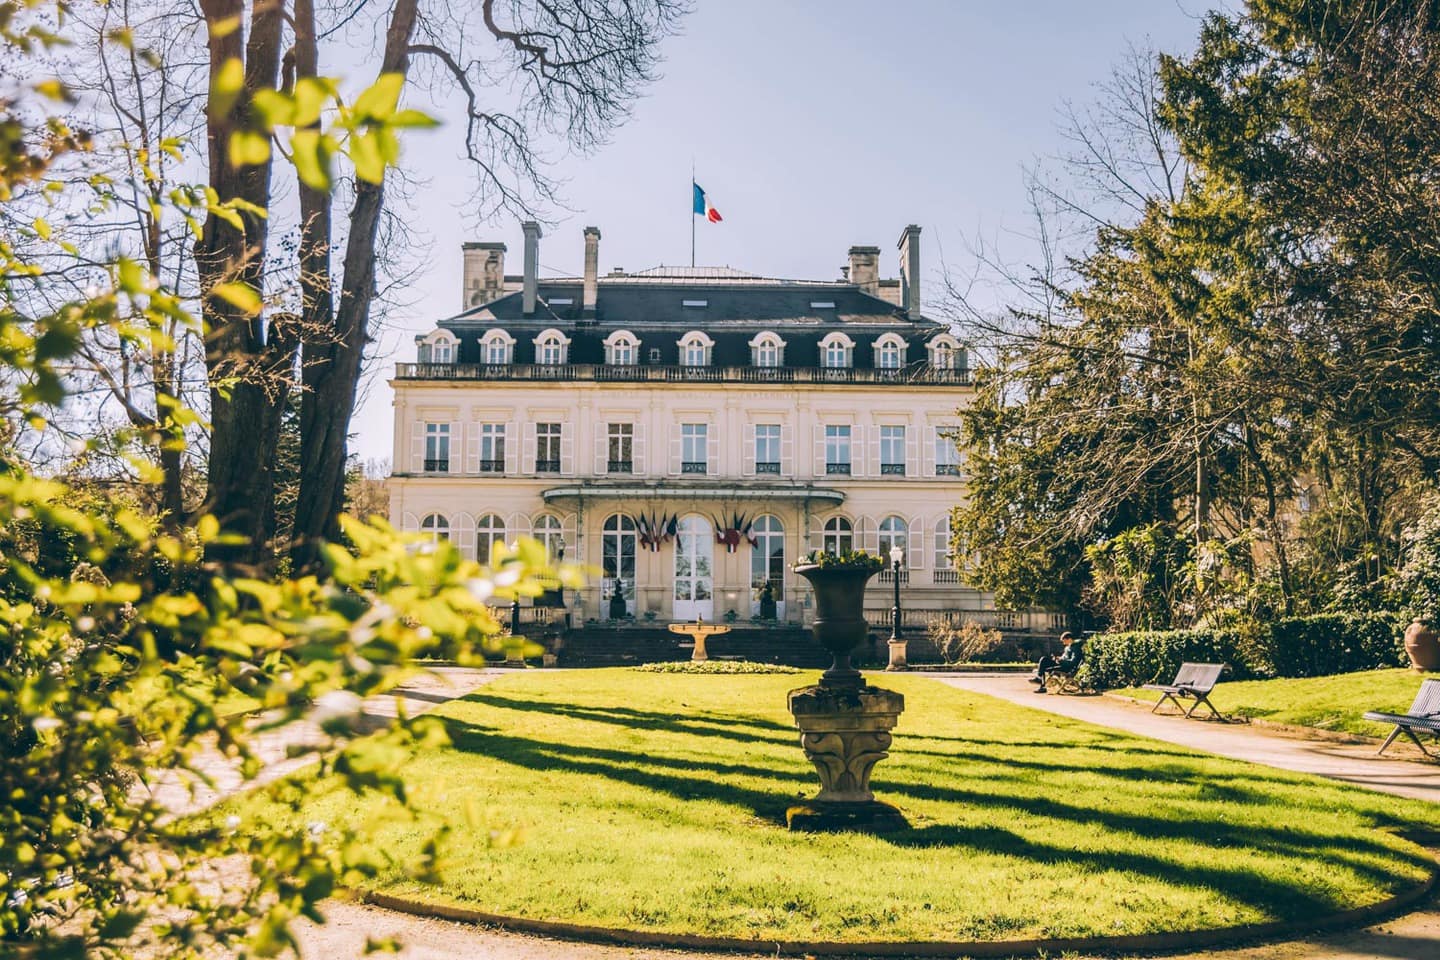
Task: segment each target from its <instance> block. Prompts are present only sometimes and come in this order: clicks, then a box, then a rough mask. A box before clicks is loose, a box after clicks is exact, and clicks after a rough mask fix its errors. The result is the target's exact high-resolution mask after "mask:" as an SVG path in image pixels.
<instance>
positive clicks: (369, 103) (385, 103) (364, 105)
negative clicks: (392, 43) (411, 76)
mask: <svg viewBox="0 0 1440 960" xmlns="http://www.w3.org/2000/svg"><path fill="white" fill-rule="evenodd" d="M404 86H405V75H404V74H403V73H382V74H380V76H379V77H378V78H377V79H376V80H375V82H374V83H373V84H371V85H370V87H369V89H367V90H366V91H365V92H364V93H362V94H360V96H358V97H356V98H355V107H354V110H355V114H356V116H357V117H358V118H359V119H361V120H384V119H386V118H388V117H389V116H390V115H391V114H393V113H394V112H395V107H396V105H397V104H399V103H400V91H401V90H402V89H403V88H404Z"/></svg>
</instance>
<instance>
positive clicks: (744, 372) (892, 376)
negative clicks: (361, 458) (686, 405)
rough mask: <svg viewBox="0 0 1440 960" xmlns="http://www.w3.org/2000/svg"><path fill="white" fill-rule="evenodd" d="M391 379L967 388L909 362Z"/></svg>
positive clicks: (412, 366)
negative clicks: (889, 366) (880, 366)
mask: <svg viewBox="0 0 1440 960" xmlns="http://www.w3.org/2000/svg"><path fill="white" fill-rule="evenodd" d="M395 379H397V380H485V381H497V380H512V381H553V380H588V381H596V382H601V383H607V382H626V381H637V382H645V383H860V384H864V383H887V384H896V385H901V386H903V385H911V386H936V385H951V386H967V385H968V384H970V382H971V377H970V370H969V368H968V367H967V368H963V369H951V368H946V367H932V366H931V365H930V364H928V363H912V364H910V365H909V366H906V367H902V368H900V369H899V370H875V369H862V370H857V369H854V368H851V367H687V366H682V365H679V364H674V365H662V364H627V365H612V364H603V363H397V364H395Z"/></svg>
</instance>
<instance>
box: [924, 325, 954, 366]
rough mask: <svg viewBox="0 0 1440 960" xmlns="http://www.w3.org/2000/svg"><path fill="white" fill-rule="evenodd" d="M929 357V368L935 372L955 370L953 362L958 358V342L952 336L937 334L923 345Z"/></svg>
mask: <svg viewBox="0 0 1440 960" xmlns="http://www.w3.org/2000/svg"><path fill="white" fill-rule="evenodd" d="M925 349H926V351H927V352H928V353H929V355H930V366H931V367H933V368H935V369H936V370H957V369H959V366H958V364H957V363H956V362H955V361H956V359H957V358H959V356H960V351H961V348H960V341H959V340H957V339H956V338H955V336H954V334H949V333H938V334H936V335H935V336H933V337H931V338H930V341H929V342H928V343H927V344H926V345H925Z"/></svg>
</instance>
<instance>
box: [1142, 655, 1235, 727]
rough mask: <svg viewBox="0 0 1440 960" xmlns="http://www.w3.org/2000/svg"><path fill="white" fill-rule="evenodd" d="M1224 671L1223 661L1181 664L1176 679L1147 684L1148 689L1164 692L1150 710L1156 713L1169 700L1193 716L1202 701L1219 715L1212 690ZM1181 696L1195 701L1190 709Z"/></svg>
mask: <svg viewBox="0 0 1440 960" xmlns="http://www.w3.org/2000/svg"><path fill="white" fill-rule="evenodd" d="M1224 671H1225V664H1223V663H1182V664H1180V670H1179V672H1177V673H1176V674H1175V679H1174V680H1172V681H1171V682H1170V683H1147V684H1145V689H1146V690H1159V691H1160V692H1161V693H1162V694H1164V696H1162V697H1161V698H1160V700H1159V702H1158V703H1156V704H1155V706H1154V707H1153V708H1151V710H1150V712H1151V713H1154V712H1155V711H1156V710H1159V709H1160V708H1161V707H1162V706H1164V705H1165V701H1166V700H1169V701H1171V702H1173V703H1174V704H1175V706H1176V707H1177V708H1179V709H1181V710H1185V716H1186V717H1190V716H1192V715H1193V714H1194V713H1195V711H1196V710H1198V709H1199V708H1200V704H1202V703H1203V704H1205V706H1207V707H1209V708H1210V713H1211V714H1212V715H1213V716H1215V717H1219V716H1220V711H1219V710H1216V709H1215V704H1213V703H1211V702H1210V691H1211V690H1214V689H1215V684H1217V683H1219V682H1220V674H1221V673H1223V672H1224ZM1181 697H1184V698H1185V699H1187V700H1194V701H1195V702H1194V703H1193V704H1191V705H1190V709H1188V710H1186V709H1185V705H1184V704H1182V703H1181V702H1180V698H1181Z"/></svg>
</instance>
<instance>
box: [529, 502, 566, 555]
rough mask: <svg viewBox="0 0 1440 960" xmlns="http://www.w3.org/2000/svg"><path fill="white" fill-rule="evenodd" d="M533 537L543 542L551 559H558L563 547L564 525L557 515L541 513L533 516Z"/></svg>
mask: <svg viewBox="0 0 1440 960" xmlns="http://www.w3.org/2000/svg"><path fill="white" fill-rule="evenodd" d="M534 531H535V539H536V540H539V541H540V542H541V543H543V544H545V552H546V554H548V555H549V557H550V559H551V560H559V559H560V557H561V554H562V552H563V550H564V548H565V532H564V527H563V526H562V524H561V523H560V518H559V517H554V516H551V515H550V514H548V513H546V514H541V515H540V516H538V517H536V518H535V526H534Z"/></svg>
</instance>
